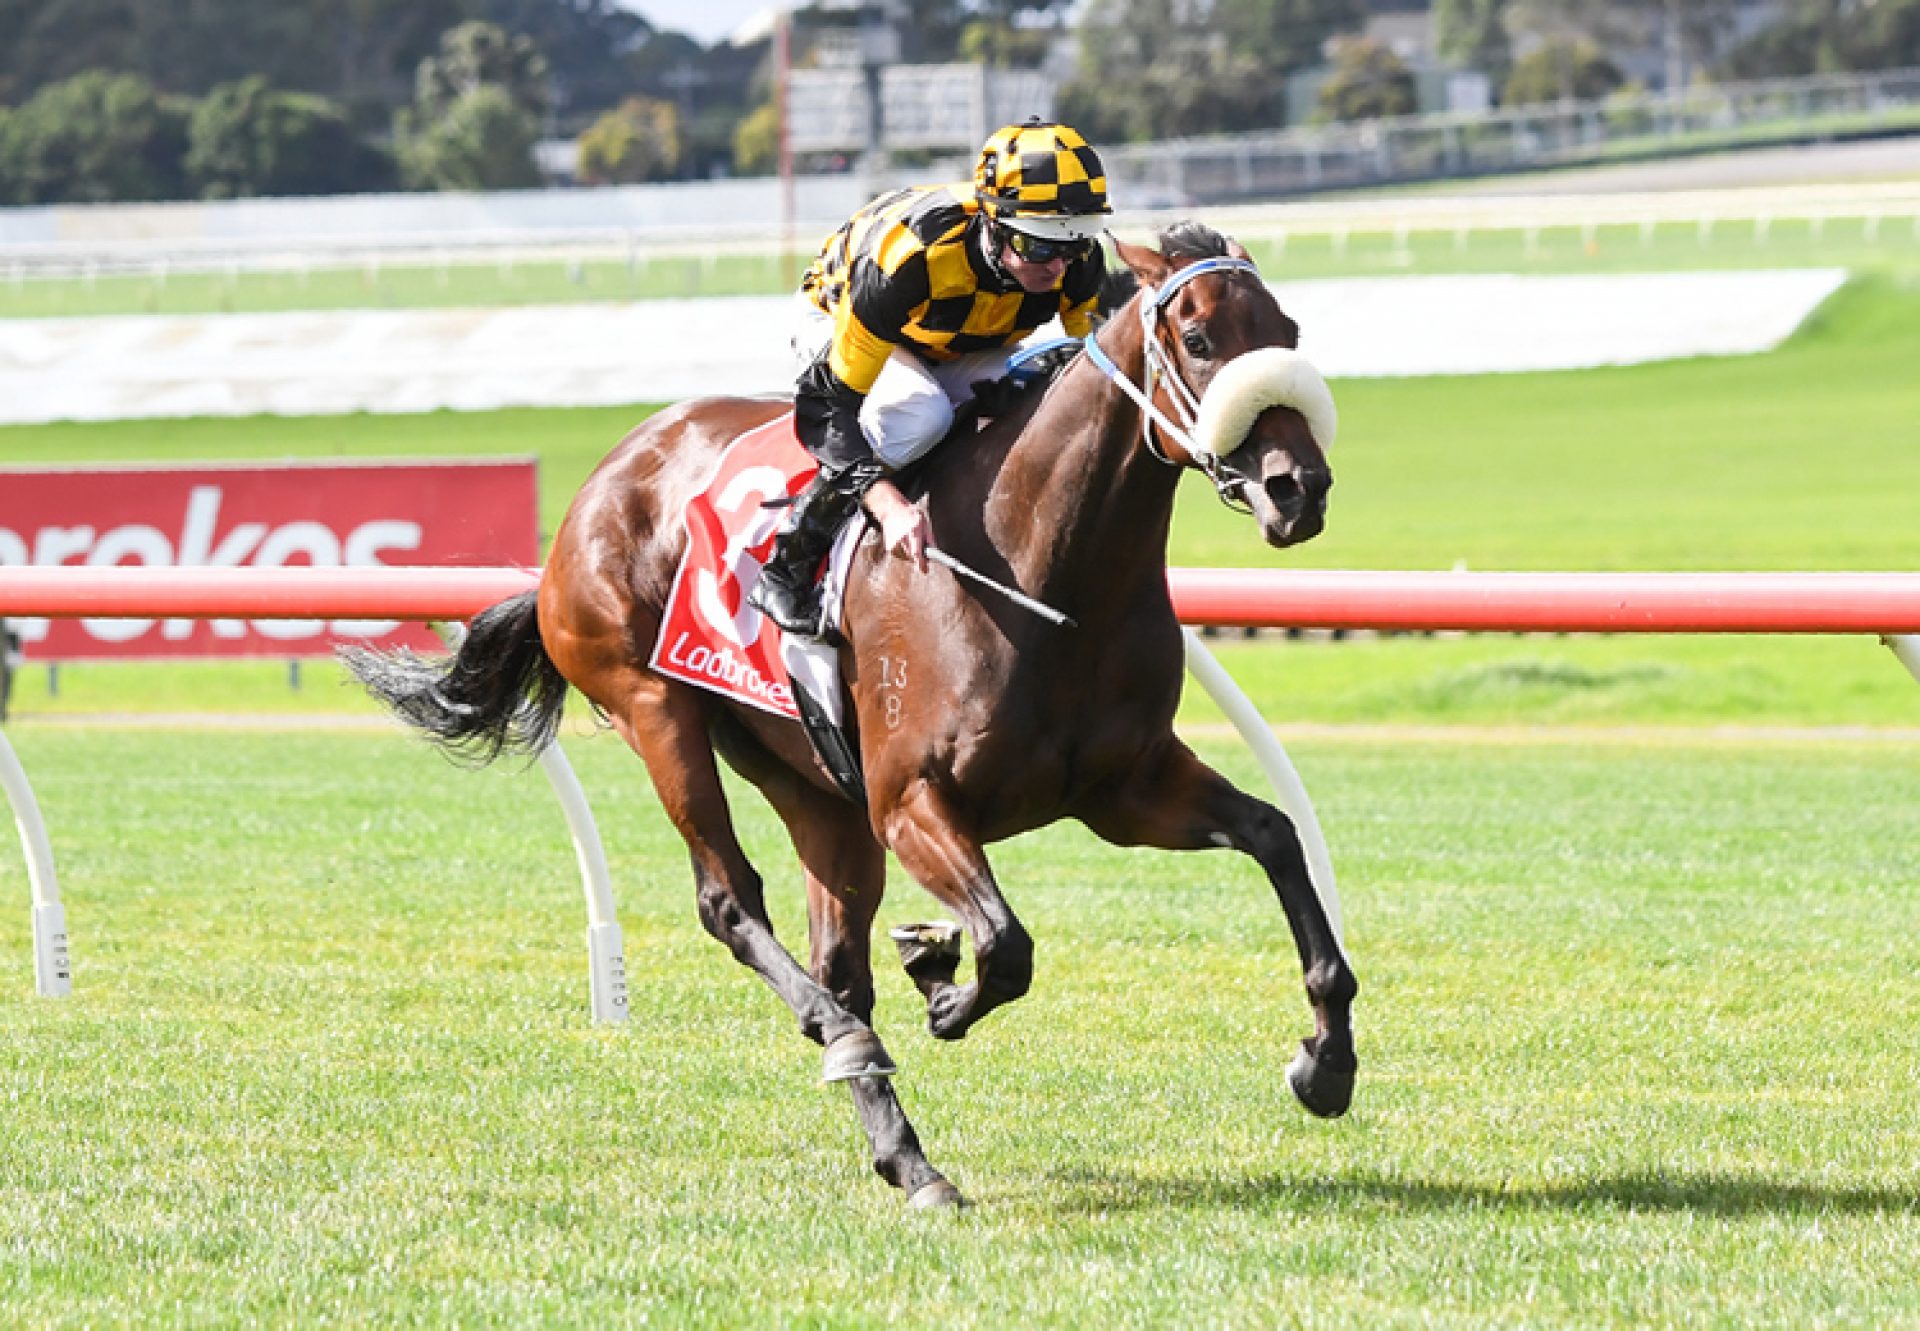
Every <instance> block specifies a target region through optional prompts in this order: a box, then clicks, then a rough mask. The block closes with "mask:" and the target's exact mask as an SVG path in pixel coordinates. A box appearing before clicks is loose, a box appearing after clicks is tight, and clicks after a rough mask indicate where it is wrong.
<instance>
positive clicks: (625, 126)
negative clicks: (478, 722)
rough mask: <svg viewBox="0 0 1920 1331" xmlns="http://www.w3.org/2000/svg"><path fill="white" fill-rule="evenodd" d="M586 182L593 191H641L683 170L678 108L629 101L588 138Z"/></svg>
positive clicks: (583, 164) (583, 162) (583, 145)
mask: <svg viewBox="0 0 1920 1331" xmlns="http://www.w3.org/2000/svg"><path fill="white" fill-rule="evenodd" d="M579 146H580V168H579V169H580V178H581V179H582V180H584V181H586V182H587V183H588V184H590V185H637V184H640V183H641V182H643V181H648V180H659V179H662V178H664V177H667V176H671V175H672V174H673V173H674V170H675V168H677V167H678V166H679V165H680V112H679V111H678V110H677V109H676V108H675V107H674V105H673V103H672V102H663V101H660V100H659V99H658V98H654V97H629V98H627V100H626V101H624V102H622V103H620V105H619V107H618V108H617V109H615V110H612V111H608V112H606V113H605V114H604V115H602V116H601V117H600V118H599V119H598V120H596V121H594V122H593V125H592V127H591V128H589V129H588V130H587V132H586V133H584V134H582V135H581V136H580V139H579Z"/></svg>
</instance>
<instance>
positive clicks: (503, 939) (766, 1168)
mask: <svg viewBox="0 0 1920 1331" xmlns="http://www.w3.org/2000/svg"><path fill="white" fill-rule="evenodd" d="M13 739H14V742H15V744H16V746H17V747H18V748H19V750H20V752H21V754H22V756H23V758H24V759H25V761H26V763H27V765H28V766H29V768H31V769H32V770H33V771H34V773H35V775H36V780H37V782H38V785H39V788H40V794H41V800H42V804H43V806H44V808H45V810H46V812H47V815H48V818H49V822H50V824H51V826H52V829H53V834H54V838H55V845H56V851H57V853H58V855H59V857H60V864H61V869H62V874H63V881H64V884H65V887H66V899H67V905H68V911H69V923H70V927H71V931H72V935H73V951H74V957H75V963H76V989H75V993H74V996H73V997H72V998H70V999H68V1000H64V1001H52V1000H42V999H37V998H35V997H32V996H31V983H32V981H31V971H30V966H29V961H28V958H29V955H30V945H29V937H28V931H27V918H26V911H25V909H24V900H22V901H21V902H20V903H19V908H18V909H9V910H5V911H0V1106H4V1117H3V1118H0V1125H3V1126H0V1306H4V1307H5V1308H6V1309H7V1313H6V1320H7V1321H9V1322H12V1323H15V1324H20V1325H76V1326H77V1325H124V1324H139V1325H186V1324H195V1325H206V1324H214V1325H232V1324H263V1323H267V1324H282V1325H287V1324H298V1325H322V1324H337V1325H372V1326H399V1325H417V1324H433V1325H450V1324H458V1325H468V1326H480V1325H515V1326H520V1325H528V1324H533V1323H553V1324H561V1325H580V1326H608V1325H638V1324H641V1323H642V1322H645V1323H646V1324H649V1325H672V1326H713V1327H738V1326H748V1325H798V1326H878V1325H887V1324H899V1323H909V1324H915V1325H942V1326H958V1327H966V1326H1033V1325H1050V1326H1086V1327H1099V1328H1103V1329H1104V1328H1112V1327H1128V1326H1141V1327H1168V1326H1306V1327H1340V1326H1351V1327H1378V1326H1395V1325H1398V1326H1423V1327H1463V1328H1469V1327H1470V1328H1479V1327H1486V1326H1495V1325H1500V1326H1529V1327H1562V1326H1566V1327H1591V1326H1702V1327H1704V1326H1732V1325H1741V1326H1746V1325H1772V1326H1781V1327H1796V1328H1797V1327H1803V1326H1815V1325H1829V1326H1833V1325H1858V1326H1865V1325H1875V1326H1884V1325H1896V1324H1912V1323H1914V1322H1915V1321H1916V1320H1920V1285H1916V1284H1915V1282H1914V1281H1913V1279H1912V1269H1913V1260H1914V1254H1915V1253H1916V1252H1920V1170H1917V1169H1916V1166H1915V1163H1914V1162H1915V1160H1916V1159H1920V1111H1917V1110H1916V1101H1915V1097H1914V1095H1913V1085H1914V1077H1915V1068H1916V1066H1917V1064H1916V1060H1917V1059H1920V1037H1917V1036H1916V1034H1915V1032H1916V1031H1917V1030H1920V998H1917V997H1916V994H1917V992H1920V991H1917V990H1916V987H1915V982H1914V976H1915V974H1916V971H1917V970H1920V942H1916V936H1915V934H1914V931H1913V929H1912V928H1911V924H1912V918H1913V913H1914V904H1915V903H1914V885H1915V883H1916V881H1920V858H1916V856H1917V855H1920V852H1917V851H1916V847H1920V836H1916V832H1920V826H1916V823H1915V811H1914V803H1913V799H1912V792H1913V791H1914V790H1915V789H1916V788H1920V758H1916V756H1915V750H1914V749H1913V747H1912V746H1911V745H1906V744H1897V743H1813V742H1806V743H1794V744H1791V745H1769V744H1754V743H1708V742H1687V743H1673V744H1664V745H1655V746H1651V747H1648V746H1643V745H1637V744H1636V745H1626V744H1619V743H1613V742H1607V741H1592V742H1572V743H1540V744H1521V745H1512V744H1494V743H1488V742H1484V741H1480V740H1476V739H1472V738H1467V739H1464V740H1462V739H1453V740H1449V741H1447V742H1444V743H1430V742H1429V743H1423V742H1411V743H1397V744H1393V745H1381V744H1376V743H1371V742H1355V741H1350V740H1328V739H1317V740H1314V741H1312V742H1308V743H1303V744H1301V745H1299V746H1298V747H1297V752H1296V757H1297V759H1298V761H1299V762H1300V765H1301V767H1302V770H1303V772H1304V773H1305V775H1306V777H1307V780H1308V783H1309V785H1310V786H1311V788H1312V789H1313V790H1314V791H1315V794H1316V798H1317V801H1318V803H1319V806H1320V810H1321V813H1322V816H1323V818H1324V820H1325V822H1326V825H1327V830H1328V834H1329V837H1330V839H1331V841H1332V844H1333V847H1334V852H1335V856H1336V863H1337V864H1338V866H1339V869H1340V873H1341V886H1342V891H1343V896H1344V899H1345V904H1346V908H1347V914H1348V919H1349V930H1350V934H1349V944H1350V947H1351V950H1352V953H1353V955H1354V958H1355V961H1356V966H1357V968H1358V971H1359V974H1360V978H1361V982H1362V993H1361V999H1360V1007H1359V1009H1358V1012H1359V1032H1360V1050H1361V1057H1362V1060H1363V1062H1362V1081H1361V1085H1360V1089H1359V1093H1358V1096H1357V1100H1356V1104H1355V1108H1354V1110H1353V1112H1352V1114H1351V1115H1350V1116H1348V1117H1347V1118H1346V1119H1344V1120H1342V1121H1339V1122H1335V1123H1322V1122H1317V1121H1314V1120H1311V1119H1309V1118H1308V1117H1307V1116H1306V1115H1305V1114H1304V1113H1303V1112H1302V1111H1301V1110H1299V1109H1298V1108H1297V1107H1296V1106H1295V1105H1294V1104H1293V1102H1292V1100H1291V1098H1290V1096H1289V1095H1288V1093H1287V1092H1286V1090H1285V1088H1284V1084H1283V1081H1282V1076H1281V1073H1282V1069H1283V1067H1284V1065H1285V1062H1286V1059H1287V1057H1288V1056H1289V1054H1290V1052H1291V1048H1292V1045H1293V1042H1294V1041H1295V1040H1296V1039H1297V1038H1298V1037H1299V1036H1300V1035H1302V1034H1303V1033H1304V1032H1305V1030H1306V1027H1307V1014H1306V1011H1305V1008H1304V1005H1303V1002H1302V1000H1301V996H1300V982H1299V976H1298V967H1297V962H1296V961H1295V959H1294V957H1293V955H1292V947H1291V943H1290V941H1289V938H1288V934H1287V929H1286V926H1285V924H1284V922H1283V920H1282V918H1281V915H1280V913H1279V911H1278V909H1277V908H1276V906H1275V905H1274V903H1273V901H1272V900H1271V896H1270V893H1269V892H1268V890H1267V888H1266V887H1265V885H1264V884H1263V883H1262V882H1260V881H1259V880H1258V877H1257V874H1256V873H1255V872H1254V871H1253V869H1252V868H1251V866H1250V865H1248V864H1247V863H1245V862H1243V861H1240V860H1238V859H1236V858H1233V857H1229V856H1225V855H1194V856H1172V855H1163V854H1156V853H1147V852H1136V853H1127V852H1120V851H1115V850H1111V849H1109V848H1105V847H1102V846H1100V845H1099V844H1098V843H1096V842H1094V841H1093V840H1092V839H1091V838H1090V837H1088V836H1086V835H1085V834H1084V833H1082V832H1080V831H1078V830H1077V829H1069V828H1061V829H1054V830H1052V831H1049V832H1046V833H1042V834H1037V835H1034V836H1030V837H1026V838H1023V839H1021V840H1020V841H1018V842H1016V843H1013V844H1011V845H1009V846H1006V847H1002V848H1000V849H999V850H998V851H997V853H996V863H997V865H998V867H999V871H1000V876H1001V878H1002V880H1003V882H1004V883H1005V884H1006V886H1007V890H1008V893H1009V896H1010V898H1011V900H1012V902H1013V904H1014V906H1015V908H1016V909H1017V910H1018V911H1019V912H1020V913H1021V915H1022V917H1023V918H1024V919H1025V920H1026V921H1027V923H1028V924H1029V926H1030V927H1031V928H1032V930H1033V932H1034V934H1035V936H1036V938H1037V940H1038V947H1039V952H1038V962H1039V976H1038V981H1037V984H1036V987H1035V990H1034V992H1033V993H1032V994H1031V995H1030V996H1029V997H1028V998H1027V999H1026V1000H1024V1001H1023V1002H1021V1003H1020V1004H1018V1005H1015V1006H1014V1007H1011V1008H1009V1009H1007V1010H1006V1011H1004V1012H1001V1013H998V1014H996V1015H995V1016H994V1017H993V1018H992V1019H991V1020H990V1021H989V1022H987V1023H986V1024H985V1025H983V1026H982V1027H981V1028H980V1030H979V1031H977V1032H976V1033H975V1034H974V1035H973V1036H972V1037H971V1038H970V1039H969V1040H968V1041H967V1042H966V1043H965V1044H963V1045H960V1046H942V1045H939V1044H936V1043H935V1042H934V1041H932V1040H931V1039H929V1038H928V1037H927V1036H926V1035H925V1034H924V1032H923V1030H922V1028H921V1025H920V1017H919V1005H918V1002H917V1000H916V999H915V997H914V995H913V994H912V992H911V990H910V989H909V987H908V985H907V983H906V981H905V979H904V977H903V976H901V975H900V974H899V973H898V971H897V969H895V968H894V967H893V966H892V965H891V964H890V963H889V964H887V965H886V966H885V967H884V968H883V970H882V974H881V1000H880V1023H881V1027H882V1030H883V1031H884V1032H885V1034H886V1036H887V1038H888V1040H889V1042H890V1047H891V1048H892V1050H893V1052H894V1054H895V1056H896V1058H897V1059H898V1060H899V1061H900V1063H901V1065H902V1068H903V1076H902V1079H901V1081H900V1083H899V1084H900V1088H901V1093H902V1095H903V1097H904V1098H905V1102H906V1104H907V1106H908V1108H909V1111H910V1112H911V1113H912V1114H913V1115H914V1117H915V1120H916V1122H917V1125H918V1127H919V1128H920V1130H921V1133H922V1134H923V1136H924V1138H925V1139H926V1142H927V1145H928V1149H929V1152H930V1154H931V1156H932V1158H933V1159H934V1160H935V1161H936V1163H938V1164H939V1165H941V1166H942V1167H943V1168H945V1169H947V1170H948V1171H949V1172H950V1173H951V1174H952V1175H953V1176H954V1177H955V1179H956V1180H957V1181H958V1182H959V1183H960V1184H961V1185H962V1186H963V1187H964V1188H965V1189H966V1190H967V1191H968V1192H969V1193H970V1195H971V1196H972V1197H973V1198H974V1199H975V1201H976V1202H977V1203H978V1206H977V1207H976V1208H975V1209H974V1210H973V1211H971V1212H969V1213H967V1214H965V1215H961V1216H958V1217H916V1216H911V1215H908V1214H906V1213H904V1212H903V1210H902V1207H901V1205H900V1203H899V1202H898V1201H897V1200H896V1198H895V1197H894V1196H893V1195H892V1194H890V1193H889V1192H888V1190H887V1189H886V1188H885V1187H884V1186H883V1185H882V1184H881V1183H879V1182H878V1181H877V1180H876V1179H874V1178H872V1177H871V1176H870V1175H869V1174H868V1173H867V1171H866V1168H865V1164H864V1154H863V1148H862V1144H861V1140H860V1137H859V1133H858V1130H857V1128H856V1127H855V1125H854V1119H853V1115H852V1113H851V1111H850V1108H849V1106H848V1105H847V1103H846V1101H845V1095H844V1093H843V1092H839V1091H836V1090H825V1089H822V1088H820V1087H818V1086H817V1085H815V1084H814V1077H815V1075H816V1074H817V1069H818V1058H817V1052H816V1051H815V1050H814V1049H813V1047H812V1046H810V1045H808V1044H806V1043H805V1042H804V1041H803V1040H802V1039H801V1037H800V1036H799V1035H798V1034H797V1033H796V1032H795V1031H794V1029H793V1025H794V1024H793V1022H792V1020H791V1018H790V1017H789V1016H788V1014H786V1012H785V1010H784V1009H783V1008H781V1007H780V1006H779V1004H778V1002H777V1000H776V999H774V998H773V996H772V995H771V994H770V993H769V992H767V991H766V990H765V989H764V987H763V986H761V985H760V983H759V982H758V981H757V980H755V979H753V978H752V977H751V976H749V975H748V974H747V973H746V972H745V971H743V970H742V969H740V968H739V967H738V966H737V965H736V964H735V963H734V962H733V961H732V960H731V959H730V958H729V957H728V956H727V954H726V953H725V951H724V949H722V948H721V947H719V946H718V945H717V944H715V943H713V942H712V941H710V940H709V939H707V938H706V937H705V936H704V935H703V934H702V933H701V932H700V930H699V928H698V926H697V924H696V923H695V919H694V911H693V904H692V891H691V886H690V882H689V875H688V872H687V869H686V861H685V857H684V853H683V851H682V850H681V849H680V847H679V845H678V843H677V840H676V839H675V838H674V837H673V834H672V833H671V832H670V831H669V830H668V829H667V827H666V826H665V824H664V820H663V819H661V817H660V816H659V813H658V810H657V808H656V807H655V805H654V802H653V799H652V796H651V794H650V792H649V790H648V788H647V785H646V780H645V777H644V775H643V772H642V769H641V766H640V764H639V763H638V762H637V761H636V760H634V759H632V758H631V757H630V756H629V755H627V754H626V752H625V751H624V749H623V748H622V746H620V745H619V743H618V742H617V741H616V740H615V739H613V738H612V737H611V736H601V737H598V738H596V739H593V740H590V741H581V740H577V739H576V740H570V741H569V747H570V748H571V750H572V751H573V755H574V758H575V761H576V763H577V764H578V766H579V767H580V769H581V771H582V775H583V779H584V780H585V782H586V784H587V786H588V788H589V789H590V790H592V791H593V793H594V796H595V798H596V800H597V801H598V802H599V803H600V806H601V808H602V809H603V811H607V810H616V809H617V810H620V811H621V814H620V816H619V817H617V818H615V817H610V816H609V817H607V819H606V827H605V832H606V838H607V842H608V848H609V853H610V856H611V859H612V863H613V868H614V874H615V880H616V884H617V888H618V893H619V896H620V901H621V912H622V917H623V921H624V924H625V927H626V933H627V948H628V957H629V964H630V974H631V977H632V980H633V1017H632V1021H631V1022H630V1023H629V1024H628V1025H627V1026H626V1027H625V1028H621V1029H595V1028H592V1027H590V1026H589V1025H588V1024H587V1021H586V1017H585V1006H586V993H585V981H584V957H583V955H582V953H583V951H584V949H583V948H582V946H581V923H582V910H581V906H580V901H579V892H578V888H577V885H576V878H575V872H574V868H573V865H572V857H571V854H570V852H569V851H568V849H567V847H566V843H565V840H564V837H563V836H562V834H561V824H560V819H559V817H558V814H557V813H556V811H555V810H554V809H553V807H552V804H551V802H550V800H549V799H548V798H547V796H546V794H545V792H544V789H543V783H542V782H541V779H540V778H539V776H538V775H537V774H536V773H532V772H521V773H519V774H517V775H516V774H513V773H509V772H494V773H487V774H478V775H476V774H470V773H466V772H461V771H457V770H455V769H453V768H450V767H449V766H447V765H446V764H445V763H443V762H442V761H440V760H439V759H438V758H437V757H435V756H434V755H432V754H431V753H430V752H428V751H427V750H425V749H424V747H422V746H420V745H418V744H416V743H413V742H410V741H405V740H402V739H400V738H397V737H393V736H384V735H357V734H344V735H343V734H318V735H316V734H302V735H293V734H282V735H258V734H248V735H236V734H221V733H207V732H190V731H180V732H173V731H125V730H109V729H99V730H95V729H73V728H66V727H59V726H54V725H49V724H37V725H26V726H23V727H17V728H16V729H15V730H14V731H13ZM1205 747H1206V748H1207V749H1208V751H1209V753H1210V755H1211V756H1212V757H1214V759H1215V760H1216V761H1219V762H1221V763H1222V764H1223V765H1224V766H1225V767H1226V768H1227V770H1228V771H1229V772H1230V773H1231V774H1232V775H1234V776H1235V777H1236V779H1238V780H1240V781H1241V782H1242V783H1243V784H1247V785H1249V786H1252V785H1254V784H1255V782H1256V781H1257V778H1256V776H1255V774H1254V773H1253V771H1252V770H1251V768H1250V765H1249V764H1248V763H1247V761H1246V760H1245V758H1244V757H1243V756H1242V755H1239V754H1237V753H1235V752H1233V751H1230V750H1227V749H1225V748H1222V747H1220V746H1216V745H1210V744H1209V745H1205ZM735 804H736V810H737V812H738V814H739V817H740V820H741V824H742V828H743V836H744V838H745V839H746V842H747V844H748V847H749V852H750V853H751V854H752V855H753V856H754V857H755V859H756V860H757V861H758V862H759V863H760V865H761V866H762V868H763V869H764V870H765V871H766V872H767V873H768V876H769V882H770V896H771V898H772V909H773V911H774V913H775V918H776V922H777V923H778V925H779V927H780V928H781V930H782V932H783V934H784V935H785V936H786V937H787V938H789V940H794V939H797V938H798V936H799V930H800V928H801V919H802V911H801V907H800V904H799V902H798V900H797V893H796V888H795V881H794V880H795V875H794V872H793V869H792V864H791V860H790V858H788V856H787V855H786V853H785V852H784V851H783V850H782V849H781V847H780V842H779V836H778V833H777V830H776V828H775V825H774V823H773V820H772V818H771V816H770V815H769V814H768V813H767V812H766V811H765V810H764V809H763V808H761V807H760V806H759V805H758V804H757V803H755V802H753V801H750V800H746V799H736V801H735ZM23 895H24V894H23ZM929 909H930V906H929V903H928V902H927V900H926V899H925V898H924V897H923V896H921V895H920V894H919V893H918V892H917V890H916V889H913V888H911V887H908V886H906V885H903V884H896V889H895V893H894V895H893V897H892V898H890V901H889V905H888V909H887V910H886V911H885V912H884V914H883V917H882V922H883V923H897V922H899V921H902V920H906V919H913V918H925V917H926V916H925V913H926V912H927V911H928V910H929ZM881 945H882V946H883V947H884V946H885V944H884V940H882V944H881Z"/></svg>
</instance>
